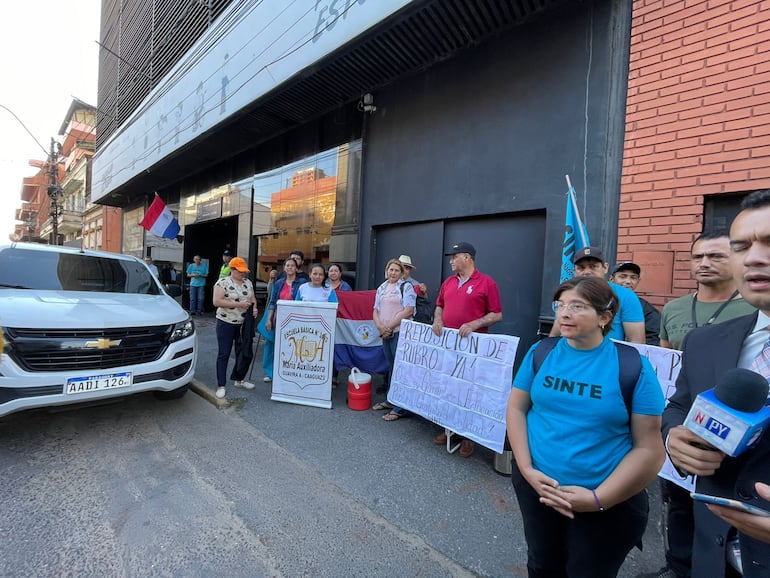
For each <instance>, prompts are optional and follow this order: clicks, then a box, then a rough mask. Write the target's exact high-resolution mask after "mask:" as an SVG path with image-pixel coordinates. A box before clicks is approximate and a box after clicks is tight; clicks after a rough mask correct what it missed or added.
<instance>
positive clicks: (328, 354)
mask: <svg viewBox="0 0 770 578" xmlns="http://www.w3.org/2000/svg"><path fill="white" fill-rule="evenodd" d="M336 318H337V304H336V303H317V302H308V301H284V300H280V301H278V307H277V310H276V322H275V362H274V365H273V393H272V396H271V397H270V399H272V400H274V401H285V402H289V403H297V404H300V405H312V406H315V407H325V408H327V409H329V408H331V406H332V364H333V360H334V328H335V325H336Z"/></svg>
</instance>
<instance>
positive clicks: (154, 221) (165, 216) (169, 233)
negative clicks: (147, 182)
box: [139, 193, 179, 239]
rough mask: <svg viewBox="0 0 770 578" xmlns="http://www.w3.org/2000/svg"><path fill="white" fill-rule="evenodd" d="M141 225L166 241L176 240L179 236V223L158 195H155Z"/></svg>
mask: <svg viewBox="0 0 770 578" xmlns="http://www.w3.org/2000/svg"><path fill="white" fill-rule="evenodd" d="M139 224H140V225H141V226H142V227H144V228H145V229H147V230H148V231H149V232H150V233H152V234H153V235H157V236H158V237H163V238H164V239H176V236H177V235H178V234H179V221H177V220H176V219H175V218H174V215H173V214H172V213H171V211H170V210H169V208H168V207H167V206H166V203H164V202H163V199H161V198H160V197H159V196H158V193H155V199H154V200H153V201H152V204H151V205H150V208H149V209H147V212H146V213H145V214H144V218H143V219H142V220H141V221H140V223H139Z"/></svg>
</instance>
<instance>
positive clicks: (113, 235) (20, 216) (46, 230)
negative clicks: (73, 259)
mask: <svg viewBox="0 0 770 578" xmlns="http://www.w3.org/2000/svg"><path fill="white" fill-rule="evenodd" d="M58 134H59V137H60V140H59V141H58V142H56V143H54V144H53V145H52V146H53V147H54V148H53V150H52V154H51V155H49V158H48V159H47V160H46V161H31V163H30V164H31V165H32V166H35V167H37V168H38V169H39V170H38V173H37V174H35V175H33V176H32V177H28V178H25V179H24V182H23V185H22V191H21V200H22V202H23V205H22V207H21V208H20V209H18V210H17V212H16V219H17V220H18V221H20V223H19V224H18V225H17V226H16V229H15V233H14V238H15V239H17V240H23V241H33V242H41V243H54V244H56V243H58V244H63V245H71V246H76V247H83V248H87V249H98V250H104V251H112V252H120V235H119V233H120V227H121V215H120V209H118V208H115V207H106V206H104V205H96V204H94V203H91V202H90V196H91V159H92V157H93V155H94V148H95V141H96V108H95V107H94V106H92V105H89V104H86V103H84V102H82V101H80V100H78V99H73V101H72V104H71V105H70V107H69V109H68V111H67V113H66V114H65V116H64V121H63V122H62V124H61V127H60V128H59V132H58ZM52 163H55V165H56V178H55V179H54V178H53V177H52V172H51V165H52ZM54 181H55V183H54ZM54 191H55V199H56V200H55V202H54V200H53V197H54ZM54 220H55V221H56V235H58V239H55V238H54Z"/></svg>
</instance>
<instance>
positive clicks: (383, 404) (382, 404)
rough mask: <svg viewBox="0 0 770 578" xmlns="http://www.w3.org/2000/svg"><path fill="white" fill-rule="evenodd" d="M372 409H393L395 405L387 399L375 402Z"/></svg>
mask: <svg viewBox="0 0 770 578" xmlns="http://www.w3.org/2000/svg"><path fill="white" fill-rule="evenodd" d="M372 409H373V410H374V411H382V410H384V409H393V406H392V405H390V404H389V403H388V402H387V401H380V402H377V403H375V404H374V405H373V406H372Z"/></svg>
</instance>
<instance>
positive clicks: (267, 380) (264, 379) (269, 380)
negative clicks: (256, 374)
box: [262, 376, 273, 383]
mask: <svg viewBox="0 0 770 578" xmlns="http://www.w3.org/2000/svg"><path fill="white" fill-rule="evenodd" d="M262 381H264V382H265V383H270V382H271V381H273V380H272V379H270V378H269V377H268V376H265V377H263V378H262Z"/></svg>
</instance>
